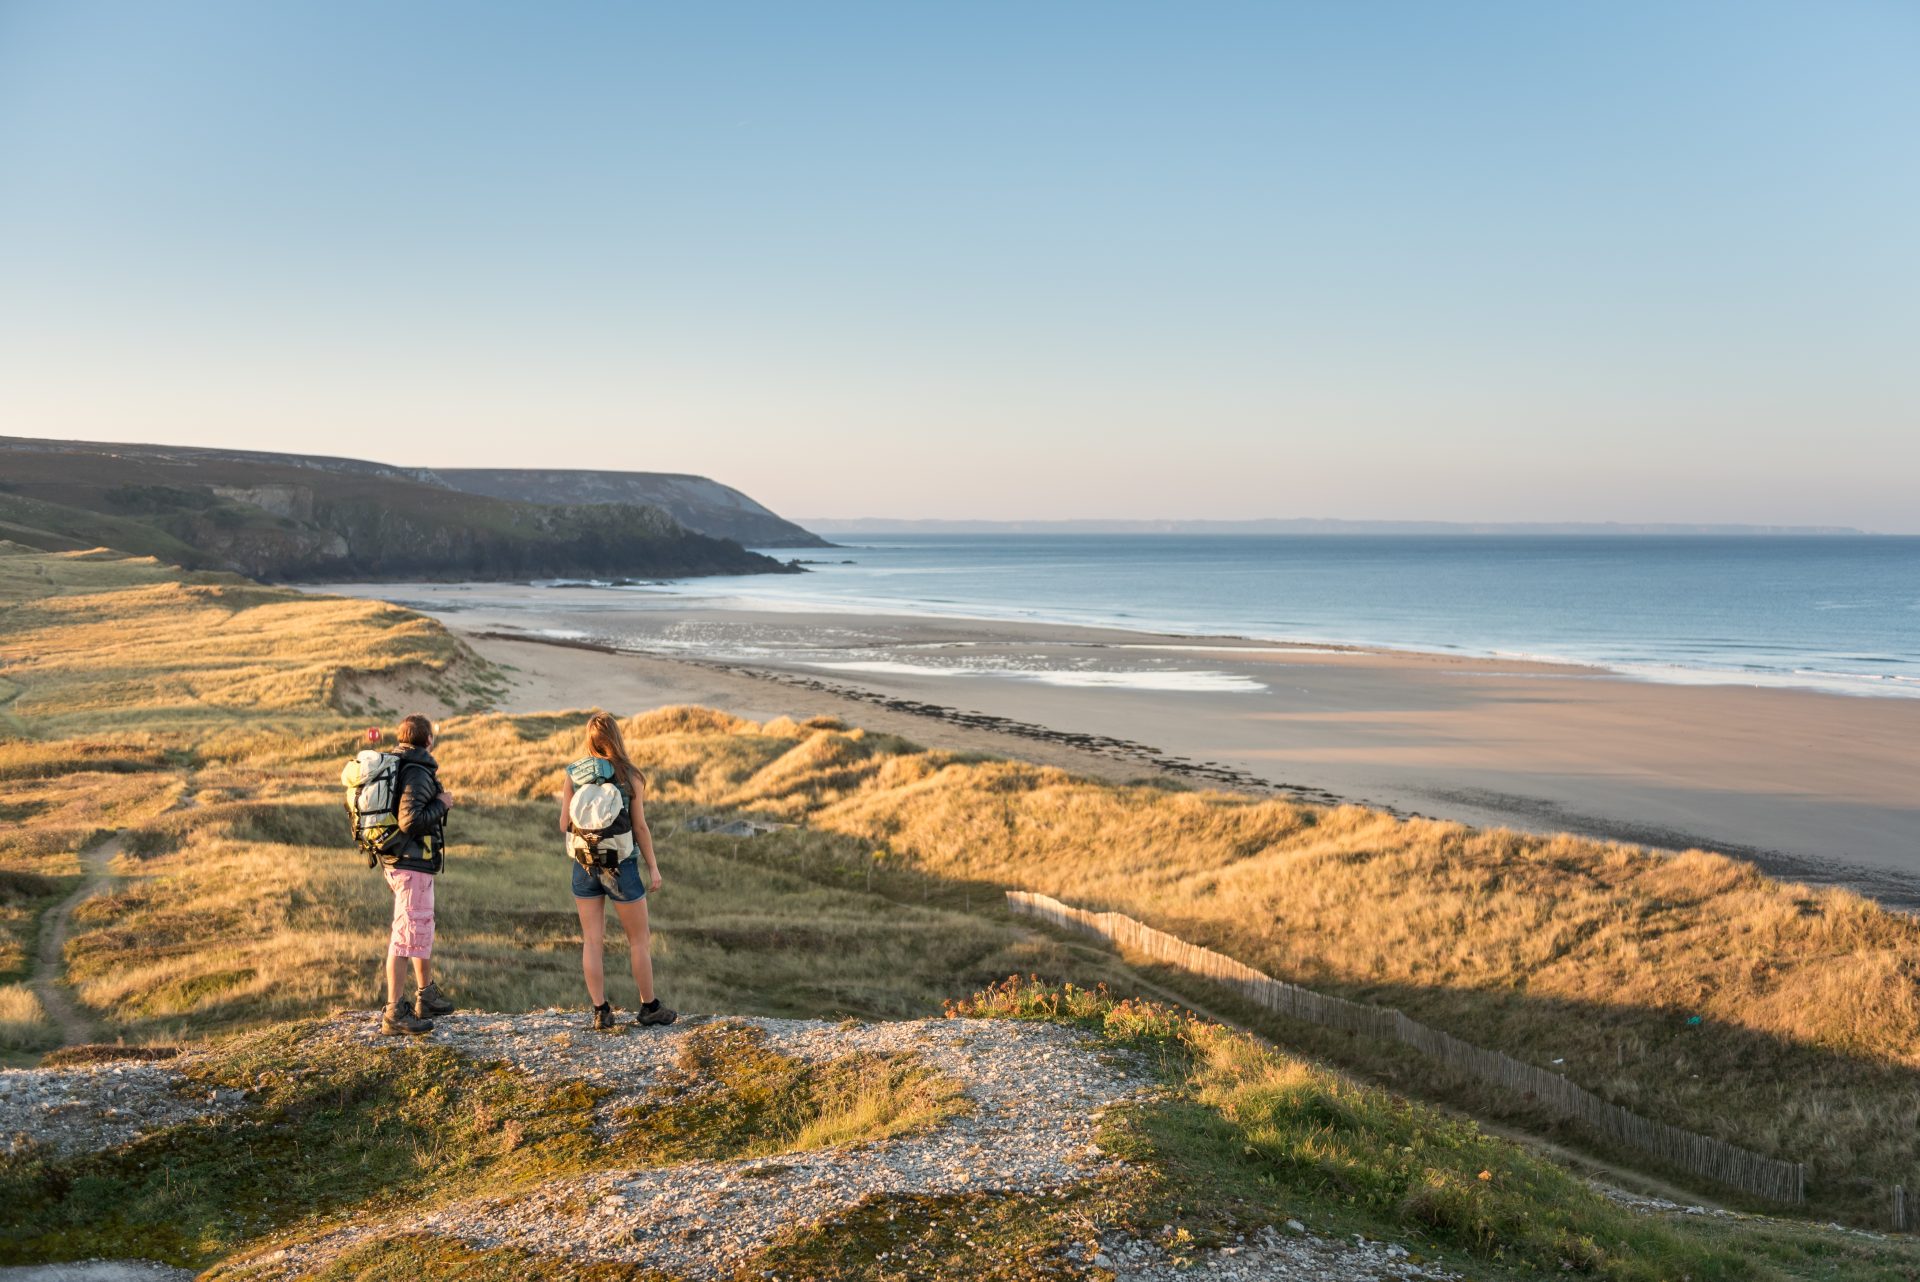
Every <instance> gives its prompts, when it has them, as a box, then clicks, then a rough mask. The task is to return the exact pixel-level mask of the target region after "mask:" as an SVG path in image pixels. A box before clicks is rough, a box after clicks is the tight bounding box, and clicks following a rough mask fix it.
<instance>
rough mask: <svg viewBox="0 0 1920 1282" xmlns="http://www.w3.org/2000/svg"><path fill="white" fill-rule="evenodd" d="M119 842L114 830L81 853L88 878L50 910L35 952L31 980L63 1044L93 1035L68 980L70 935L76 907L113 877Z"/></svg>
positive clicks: (91, 1025) (91, 1024)
mask: <svg viewBox="0 0 1920 1282" xmlns="http://www.w3.org/2000/svg"><path fill="white" fill-rule="evenodd" d="M120 842H121V836H120V834H119V833H115V834H114V835H113V836H111V837H108V838H107V839H106V840H105V841H100V842H96V843H95V844H94V845H92V846H91V847H89V848H88V849H86V850H85V851H82V852H81V855H80V866H81V868H82V869H83V870H84V871H85V872H86V880H84V881H82V882H81V883H80V885H79V886H78V887H77V888H76V889H75V890H74V892H73V893H72V894H70V895H68V896H67V897H66V898H65V899H63V900H61V901H60V902H59V903H58V904H55V905H54V906H53V907H52V908H51V909H49V910H48V911H47V920H46V922H45V924H44V925H43V926H42V927H41V929H40V946H39V949H38V951H37V952H36V953H35V954H34V961H33V979H32V980H31V981H30V982H31V983H32V985H33V991H34V993H35V995H37V996H38V997H39V998H40V1005H41V1007H42V1009H44V1010H45V1011H46V1012H47V1018H48V1019H50V1020H52V1021H53V1023H54V1024H55V1026H56V1027H58V1028H59V1030H60V1044H61V1045H62V1046H78V1045H80V1044H82V1043H84V1042H88V1041H91V1040H92V1037H93V1021H92V1020H91V1019H89V1018H88V1017H87V1016H86V1014H85V1013H84V1012H82V1011H81V1009H80V1006H79V1003H77V1002H76V1001H74V999H73V990H72V988H70V987H68V985H67V982H66V977H67V964H66V957H65V953H66V948H67V937H68V935H70V934H71V933H72V931H73V910H74V909H76V908H78V907H79V906H80V905H81V903H82V902H84V901H85V900H88V899H91V898H92V897H93V896H94V895H96V894H98V893H100V891H102V890H103V889H105V888H106V886H107V885H108V883H110V882H111V881H112V880H113V857H114V856H115V855H117V854H119V853H120Z"/></svg>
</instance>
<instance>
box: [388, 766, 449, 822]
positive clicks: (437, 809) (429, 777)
mask: <svg viewBox="0 0 1920 1282" xmlns="http://www.w3.org/2000/svg"><path fill="white" fill-rule="evenodd" d="M400 775H401V779H400V801H399V804H398V805H397V806H395V807H394V813H393V818H394V822H395V823H397V824H399V825H400V831H401V832H404V833H406V834H407V836H409V837H412V838H413V839H414V840H415V841H420V840H422V839H423V838H426V837H430V836H432V835H433V834H434V833H436V832H438V831H440V825H441V824H443V823H445V822H446V819H447V808H448V807H449V806H450V805H452V803H453V798H452V797H450V796H448V795H447V794H446V793H445V792H439V791H436V785H435V784H434V782H433V773H432V772H431V771H429V770H428V769H427V768H426V767H424V766H421V765H418V764H415V765H414V767H413V768H412V769H411V770H409V769H408V768H407V767H406V766H404V765H403V766H401V767H400Z"/></svg>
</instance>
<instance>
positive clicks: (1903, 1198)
mask: <svg viewBox="0 0 1920 1282" xmlns="http://www.w3.org/2000/svg"><path fill="white" fill-rule="evenodd" d="M1893 1231H1894V1232H1895V1233H1905V1232H1906V1231H1907V1186H1906V1185H1904V1184H1896V1185H1894V1186H1893Z"/></svg>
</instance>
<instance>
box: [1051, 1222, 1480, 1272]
mask: <svg viewBox="0 0 1920 1282" xmlns="http://www.w3.org/2000/svg"><path fill="white" fill-rule="evenodd" d="M1089 1263H1091V1264H1092V1265H1093V1266H1094V1267H1095V1268H1096V1269H1103V1270H1111V1271H1112V1273H1113V1276H1114V1282H1174V1279H1179V1280H1180V1282H1195V1279H1200V1278H1208V1279H1219V1282H1240V1280H1244V1282H1288V1280H1290V1279H1299V1282H1422V1280H1426V1282H1453V1280H1454V1279H1458V1278H1459V1276H1460V1275H1459V1274H1457V1273H1451V1272H1449V1271H1447V1270H1446V1269H1443V1268H1440V1267H1439V1266H1438V1265H1434V1264H1425V1263H1419V1262H1416V1261H1415V1260H1414V1259H1413V1258H1412V1257H1411V1256H1410V1255H1409V1254H1408V1253H1407V1250H1406V1248H1405V1247H1400V1246H1394V1245H1392V1244H1391V1243H1387V1242H1375V1241H1371V1240H1369V1239H1367V1238H1363V1237H1359V1236H1357V1235H1356V1236H1355V1237H1354V1238H1353V1240H1352V1241H1344V1240H1338V1239H1333V1238H1323V1237H1316V1236H1314V1235H1313V1234H1312V1233H1309V1232H1307V1231H1306V1229H1305V1227H1304V1226H1302V1225H1301V1224H1300V1222H1299V1221H1298V1220H1289V1221H1288V1222H1287V1228H1286V1229H1285V1230H1281V1229H1275V1228H1264V1229H1261V1230H1259V1231H1258V1232H1256V1233H1252V1234H1250V1235H1248V1237H1247V1238H1246V1239H1244V1240H1242V1241H1241V1242H1239V1243H1238V1244H1236V1245H1234V1246H1223V1247H1218V1248H1215V1249H1211V1250H1206V1251H1193V1252H1187V1253H1185V1254H1184V1255H1182V1256H1181V1257H1180V1258H1175V1257H1174V1256H1173V1255H1172V1254H1170V1253H1169V1252H1167V1251H1166V1250H1165V1249H1164V1248H1162V1247H1161V1246H1159V1245H1157V1244H1155V1243H1153V1242H1146V1241H1142V1240H1140V1239H1138V1238H1108V1239H1106V1240H1105V1241H1104V1242H1102V1243H1101V1247H1100V1252H1099V1254H1097V1255H1095V1256H1094V1257H1093V1259H1092V1260H1091V1261H1089Z"/></svg>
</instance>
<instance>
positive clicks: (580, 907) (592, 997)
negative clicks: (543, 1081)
mask: <svg viewBox="0 0 1920 1282" xmlns="http://www.w3.org/2000/svg"><path fill="white" fill-rule="evenodd" d="M646 795H647V779H646V776H645V775H643V774H641V773H640V771H639V768H638V767H636V766H635V765H634V764H633V759H632V758H631V757H629V756H628V755H627V745H626V741H625V740H624V739H623V738H621V735H620V723H619V722H618V721H616V720H615V719H614V718H613V717H612V716H610V715H609V714H607V713H605V712H595V713H594V714H593V715H592V716H591V717H589V718H587V755H586V756H584V757H582V758H580V759H579V760H578V761H575V762H573V763H572V764H571V765H569V766H568V767H567V771H566V781H565V783H564V785H563V787H562V789H561V793H560V831H561V832H562V833H564V834H566V838H567V852H568V854H570V855H571V856H572V857H573V906H574V908H575V909H576V910H577V911H578V912H579V914H580V969H581V970H582V971H583V972H584V974H585V977H586V981H587V998H588V1000H589V1001H591V1002H592V1003H593V1027H594V1028H596V1029H602V1030H605V1029H610V1028H612V1027H613V1003H611V1002H609V1001H608V1000H607V979H606V974H605V964H604V963H605V957H606V953H605V949H606V938H607V910H606V907H605V904H606V901H608V900H611V901H613V910H614V912H615V913H616V914H617V915H618V916H619V918H620V928H621V929H622V930H624V931H625V932H626V934H627V954H628V960H629V962H630V964H631V966H632V968H633V982H634V985H635V987H637V988H638V989H639V990H640V1009H639V1011H638V1012H637V1013H636V1014H635V1015H634V1017H633V1022H634V1023H636V1024H671V1023H672V1022H673V1020H674V1012H673V1011H672V1010H670V1009H669V1008H667V1007H665V1006H662V1005H661V1004H660V999H659V998H658V997H657V996H655V994H654V991H653V958H652V957H651V956H650V955H649V953H648V951H647V950H648V944H649V935H648V929H647V895H648V894H649V893H650V892H652V891H657V890H659V889H660V865H659V864H658V863H657V862H656V861H655V860H654V857H653V834H652V833H651V832H649V831H648V830H647V815H646ZM643 858H644V859H645V860H646V863H647V875H646V881H645V883H644V884H642V882H641V877H640V860H641V859H643Z"/></svg>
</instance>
